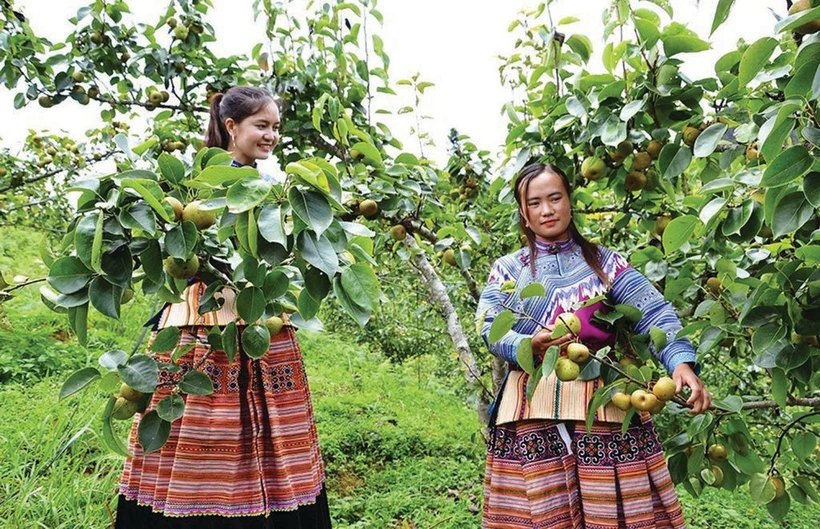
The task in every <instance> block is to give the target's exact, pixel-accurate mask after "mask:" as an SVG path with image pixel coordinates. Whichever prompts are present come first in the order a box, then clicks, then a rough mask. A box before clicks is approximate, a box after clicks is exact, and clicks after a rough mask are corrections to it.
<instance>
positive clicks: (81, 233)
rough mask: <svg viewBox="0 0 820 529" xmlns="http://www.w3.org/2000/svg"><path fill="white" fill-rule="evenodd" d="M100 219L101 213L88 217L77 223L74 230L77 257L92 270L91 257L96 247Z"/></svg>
mask: <svg viewBox="0 0 820 529" xmlns="http://www.w3.org/2000/svg"><path fill="white" fill-rule="evenodd" d="M99 217H100V214H99V213H93V214H91V215H86V216H84V217H83V218H81V219H80V221H79V222H78V223H77V227H76V228H75V229H74V247H75V250H76V251H77V257H79V258H80V260H81V261H82V262H83V264H84V265H85V266H86V267H88V268H91V255H92V253H93V251H92V248H93V246H94V236H95V235H96V233H97V219H98V218H99Z"/></svg>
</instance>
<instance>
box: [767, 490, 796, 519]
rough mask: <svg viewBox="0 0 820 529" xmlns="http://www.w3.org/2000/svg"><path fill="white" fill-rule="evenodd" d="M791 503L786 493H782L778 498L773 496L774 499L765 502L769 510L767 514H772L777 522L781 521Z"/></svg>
mask: <svg viewBox="0 0 820 529" xmlns="http://www.w3.org/2000/svg"><path fill="white" fill-rule="evenodd" d="M790 505H791V499H790V498H789V495H788V494H784V495H783V496H781V497H779V498H775V499H774V500H772V501H770V502H769V503H767V504H766V510H767V511H769V514H771V515H772V518H774V519H775V520H776V521H778V522H782V521H783V519H784V518H785V517H786V515H787V514H788V513H789V507H790Z"/></svg>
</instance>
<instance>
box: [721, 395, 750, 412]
mask: <svg viewBox="0 0 820 529" xmlns="http://www.w3.org/2000/svg"><path fill="white" fill-rule="evenodd" d="M714 404H715V407H717V408H720V409H722V410H726V411H730V412H732V413H740V412H741V411H742V410H743V399H742V398H740V397H738V396H737V395H727V396H726V397H723V398H722V399H715V400H714Z"/></svg>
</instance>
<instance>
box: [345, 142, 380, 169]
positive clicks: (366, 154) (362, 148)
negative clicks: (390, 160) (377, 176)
mask: <svg viewBox="0 0 820 529" xmlns="http://www.w3.org/2000/svg"><path fill="white" fill-rule="evenodd" d="M350 153H351V156H353V157H354V158H355V157H356V156H354V153H355V154H357V155H361V156H362V158H363V159H364V161H365V162H367V163H369V164H370V165H373V166H375V167H378V168H382V167H384V164H383V163H382V157H381V154H379V150H378V149H376V147H374V146H373V145H371V144H369V143H367V142H364V141H360V142H359V143H357V144H355V145H353V147H351V148H350Z"/></svg>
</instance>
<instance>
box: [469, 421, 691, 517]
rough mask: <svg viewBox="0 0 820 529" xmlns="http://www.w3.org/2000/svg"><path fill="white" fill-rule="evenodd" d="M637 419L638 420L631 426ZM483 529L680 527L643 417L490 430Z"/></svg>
mask: <svg viewBox="0 0 820 529" xmlns="http://www.w3.org/2000/svg"><path fill="white" fill-rule="evenodd" d="M636 422H637V421H636ZM482 527H483V528H484V529H496V528H497V529H502V528H503V529H525V528H526V529H541V528H544V529H546V528H549V529H564V528H568V529H639V528H640V529H644V528H673V529H677V528H685V527H686V524H685V522H684V519H683V512H682V510H681V506H680V502H679V501H678V498H677V496H676V494H675V488H674V485H673V483H672V479H671V477H670V476H669V472H668V470H667V468H666V461H665V459H664V456H663V451H662V449H661V443H660V441H659V440H658V436H657V434H656V433H655V427H654V425H653V423H652V420H651V419H650V418H649V415H648V414H646V416H644V417H642V418H641V420H640V422H639V423H638V424H633V425H632V426H631V427H630V428H629V429H628V430H627V431H626V433H623V434H622V433H621V425H620V424H618V423H604V422H596V423H594V424H593V427H592V430H591V432H590V433H587V431H586V428H585V425H584V423H583V422H575V421H568V422H562V421H554V420H531V421H518V422H512V423H506V424H500V425H497V426H494V427H492V428H491V432H490V442H489V446H488V450H487V468H486V473H485V478H484V517H483V522H482Z"/></svg>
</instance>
